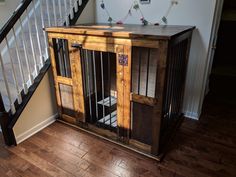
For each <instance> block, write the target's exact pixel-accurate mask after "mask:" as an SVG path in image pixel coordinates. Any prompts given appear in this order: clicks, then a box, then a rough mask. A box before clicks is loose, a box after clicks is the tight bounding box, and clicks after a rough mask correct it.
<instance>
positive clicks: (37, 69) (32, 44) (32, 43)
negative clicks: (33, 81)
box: [26, 9, 39, 75]
mask: <svg viewBox="0 0 236 177" xmlns="http://www.w3.org/2000/svg"><path fill="white" fill-rule="evenodd" d="M26 14H27V15H26V18H27V21H28V23H27V24H28V28H29V37H30V46H31V49H32V55H33V60H34V67H35V72H36V75H38V73H39V68H38V65H37V61H36V55H35V53H36V52H35V46H34V42H33V36H32V29H31V24H30V18H29V13H28V10H27V9H26Z"/></svg>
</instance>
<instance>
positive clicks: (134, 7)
mask: <svg viewBox="0 0 236 177" xmlns="http://www.w3.org/2000/svg"><path fill="white" fill-rule="evenodd" d="M174 5H178V0H171V2H170V5H169V7H168V9H167V12H166V13H165V15H164V16H163V17H162V18H161V21H160V22H159V23H154V24H155V25H159V24H160V23H162V22H163V23H164V24H167V23H168V19H167V18H168V15H169V14H170V11H171V9H172V7H173V6H174ZM100 7H101V8H102V9H103V10H104V11H105V12H106V14H107V16H108V19H107V21H108V22H109V23H112V22H113V23H116V24H123V23H125V21H126V20H127V19H128V18H129V17H131V16H132V10H135V11H136V13H139V14H140V16H141V17H140V21H141V23H142V24H143V25H144V26H146V25H149V24H152V23H151V22H150V21H148V20H147V19H146V18H145V16H144V14H143V12H142V9H141V8H140V5H139V3H138V1H137V0H134V1H133V3H132V4H131V6H130V8H129V9H128V12H127V14H126V15H125V16H124V17H123V18H121V19H120V20H114V18H112V17H111V15H110V12H109V11H108V9H107V8H106V5H105V3H104V0H102V1H101V4H100Z"/></svg>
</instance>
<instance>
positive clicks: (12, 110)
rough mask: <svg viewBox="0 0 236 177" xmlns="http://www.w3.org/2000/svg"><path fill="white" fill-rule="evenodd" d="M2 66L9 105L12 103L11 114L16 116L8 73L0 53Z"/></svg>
mask: <svg viewBox="0 0 236 177" xmlns="http://www.w3.org/2000/svg"><path fill="white" fill-rule="evenodd" d="M0 64H1V69H2V76H3V81H4V83H5V86H6V91H7V97H8V99H9V103H10V107H11V113H12V114H15V113H16V108H15V105H14V103H13V102H12V98H11V93H10V89H9V85H8V82H7V77H6V71H5V67H4V63H3V60H2V55H1V52H0Z"/></svg>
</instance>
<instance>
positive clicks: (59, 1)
mask: <svg viewBox="0 0 236 177" xmlns="http://www.w3.org/2000/svg"><path fill="white" fill-rule="evenodd" d="M61 3H62V2H61V0H58V4H59V14H60V23H59V24H60V25H62V24H63V23H64V21H63V18H62V4H61Z"/></svg>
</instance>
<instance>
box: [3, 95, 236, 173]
mask: <svg viewBox="0 0 236 177" xmlns="http://www.w3.org/2000/svg"><path fill="white" fill-rule="evenodd" d="M235 106H236V100H234V101H230V100H228V101H225V100H224V99H222V100H219V99H217V98H215V95H214V96H208V97H207V98H206V101H205V103H204V109H203V115H202V116H201V118H200V120H199V121H195V120H190V119H185V120H184V122H183V124H182V126H181V127H180V129H179V130H178V132H177V134H176V137H175V138H174V139H173V143H172V146H171V147H170V148H169V150H168V152H167V154H166V156H165V158H164V160H163V161H162V162H161V163H159V162H156V161H153V160H151V159H148V158H146V157H144V156H142V155H139V154H137V153H135V152H131V151H129V150H127V149H124V148H120V147H119V148H117V146H116V145H114V144H112V143H109V142H107V141H104V140H101V139H98V138H97V137H94V136H91V135H89V134H87V133H84V132H81V131H79V130H77V129H74V128H71V127H69V126H66V125H64V124H61V123H57V122H56V123H54V124H52V125H50V126H49V127H47V128H45V129H44V130H42V131H41V132H39V133H37V134H36V135H34V136H33V137H31V138H29V139H28V140H26V141H24V142H23V143H21V144H20V145H18V146H17V147H10V148H9V147H5V146H4V145H3V139H2V137H1V136H0V173H1V176H3V177H5V176H6V177H9V176H14V177H15V176H17V177H18V176H33V177H34V176H42V177H48V176H83V177H95V176H97V177H101V176H107V177H113V176H122V177H123V176H125V177H126V176H127V177H130V176H131V177H137V176H141V177H235V176H236V132H235V128H236V120H235V115H236V110H235V109H233V108H235Z"/></svg>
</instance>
